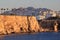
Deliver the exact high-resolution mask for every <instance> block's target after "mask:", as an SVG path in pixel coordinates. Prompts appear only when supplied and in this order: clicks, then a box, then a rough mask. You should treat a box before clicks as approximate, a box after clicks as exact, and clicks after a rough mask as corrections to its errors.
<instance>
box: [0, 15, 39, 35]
mask: <svg viewBox="0 0 60 40" xmlns="http://www.w3.org/2000/svg"><path fill="white" fill-rule="evenodd" d="M38 31H40V27H39V25H38V22H37V20H36V18H35V17H34V16H11V15H10V16H8V15H0V34H11V33H21V32H38Z"/></svg>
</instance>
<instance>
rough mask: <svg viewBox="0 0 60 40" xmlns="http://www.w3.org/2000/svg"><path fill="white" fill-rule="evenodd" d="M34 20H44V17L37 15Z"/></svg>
mask: <svg viewBox="0 0 60 40" xmlns="http://www.w3.org/2000/svg"><path fill="white" fill-rule="evenodd" d="M36 19H37V20H42V19H45V16H43V15H38V16H36Z"/></svg>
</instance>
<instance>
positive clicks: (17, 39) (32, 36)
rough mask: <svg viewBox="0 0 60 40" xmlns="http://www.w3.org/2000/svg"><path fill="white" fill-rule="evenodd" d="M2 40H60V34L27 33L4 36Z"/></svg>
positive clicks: (0, 38)
mask: <svg viewBox="0 0 60 40" xmlns="http://www.w3.org/2000/svg"><path fill="white" fill-rule="evenodd" d="M0 40H60V32H41V33H25V34H18V35H17V34H16V35H4V36H3V37H0Z"/></svg>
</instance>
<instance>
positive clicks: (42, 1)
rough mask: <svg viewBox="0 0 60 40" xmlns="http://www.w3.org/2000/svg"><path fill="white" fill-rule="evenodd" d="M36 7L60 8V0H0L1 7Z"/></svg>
mask: <svg viewBox="0 0 60 40" xmlns="http://www.w3.org/2000/svg"><path fill="white" fill-rule="evenodd" d="M19 7H35V8H49V9H53V10H60V0H0V8H19Z"/></svg>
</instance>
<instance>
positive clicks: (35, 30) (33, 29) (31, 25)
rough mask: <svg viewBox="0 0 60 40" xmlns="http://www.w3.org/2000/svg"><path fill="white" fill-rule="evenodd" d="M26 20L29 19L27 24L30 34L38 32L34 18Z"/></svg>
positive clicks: (38, 28)
mask: <svg viewBox="0 0 60 40" xmlns="http://www.w3.org/2000/svg"><path fill="white" fill-rule="evenodd" d="M28 19H29V24H30V30H31V31H32V32H38V31H40V27H39V25H38V22H37V20H36V18H35V17H34V16H30V17H28Z"/></svg>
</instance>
